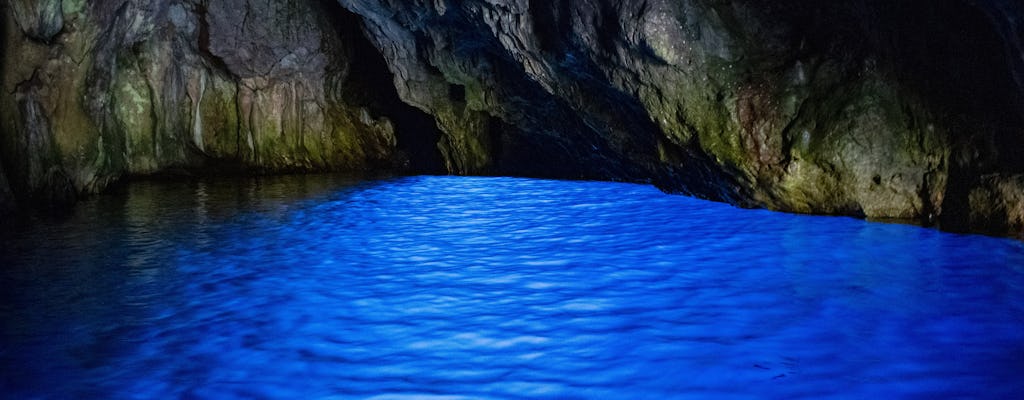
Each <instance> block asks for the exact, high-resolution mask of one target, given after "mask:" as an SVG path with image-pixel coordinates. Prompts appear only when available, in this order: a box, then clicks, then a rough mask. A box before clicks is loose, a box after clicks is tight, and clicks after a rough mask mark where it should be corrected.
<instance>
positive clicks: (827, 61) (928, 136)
mask: <svg viewBox="0 0 1024 400" xmlns="http://www.w3.org/2000/svg"><path fill="white" fill-rule="evenodd" d="M340 2H341V3H342V4H343V5H344V6H345V7H346V8H348V9H350V10H352V11H354V12H356V13H357V14H359V15H361V16H362V17H363V19H364V22H365V26H366V28H365V30H366V33H367V36H369V37H370V38H371V40H372V41H373V43H374V44H375V45H376V46H377V48H378V49H380V51H381V52H382V53H383V54H384V56H385V58H386V59H387V61H388V65H389V67H390V68H391V71H392V72H393V73H394V74H395V84H396V86H397V87H398V89H399V94H400V95H401V97H402V99H403V100H405V101H407V102H409V103H410V104H413V105H415V106H417V107H418V108H420V109H423V110H425V111H427V112H429V113H430V114H432V115H434V116H435V117H436V118H437V120H438V124H439V126H441V127H442V129H443V130H444V131H445V138H444V140H445V143H442V152H443V153H444V155H445V157H446V160H448V164H449V168H450V169H451V170H452V171H454V172H458V173H477V172H487V173H500V174H524V173H528V172H530V171H523V168H527V167H528V166H529V165H532V164H534V163H535V162H536V159H537V158H538V157H532V158H531V157H530V156H529V155H526V154H515V153H514V151H515V150H510V149H517V148H524V147H525V148H535V149H543V151H546V152H547V153H546V154H544V155H543V157H539V158H541V159H543V160H549V159H552V158H554V159H558V160H561V164H562V166H563V169H553V168H549V167H546V168H545V169H544V170H545V171H548V173H549V174H551V173H553V172H554V171H557V172H559V173H561V174H562V175H567V176H576V177H598V178H602V179H628V180H650V181H653V182H654V183H656V184H658V185H659V186H660V187H662V188H663V189H665V190H668V191H675V192H681V193H685V194H690V195H695V196H699V197H704V198H709V199H714V200H721V201H728V202H731V203H734V204H738V205H743V206H763V207H768V208H771V209H776V210H783V211H792V212H801V213H816V214H843V215H857V216H866V217H870V218H880V219H882V218H884V219H889V218H895V219H904V220H920V221H922V222H924V223H929V224H930V223H933V222H936V221H937V220H939V219H942V220H943V223H944V224H946V225H948V226H949V227H950V228H951V229H965V230H966V229H978V228H984V227H986V226H990V225H991V224H990V223H989V222H985V221H988V220H1002V217H1001V216H996V217H994V218H988V219H986V218H987V217H986V218H982V217H977V216H976V214H977V211H978V210H979V207H980V208H984V207H988V206H987V205H984V204H983V202H981V201H980V200H976V199H978V198H979V196H976V195H972V193H974V191H975V189H976V188H982V187H990V186H991V185H988V184H983V182H982V181H981V180H980V177H981V176H988V175H992V174H995V175H996V176H1001V177H1003V178H999V179H1004V180H1006V179H1010V180H1011V181H1012V179H1011V178H1010V177H1012V176H1014V174H1017V173H1019V172H1021V170H1022V167H1021V165H1020V160H1019V157H1018V156H1017V154H1019V151H1020V150H1022V149H1024V144H1022V141H1021V137H1022V136H1024V135H1022V133H1024V128H1022V127H1024V123H1022V122H1021V116H1022V114H1024V113H1022V110H1024V108H1022V107H1021V104H1024V103H1022V101H1021V99H1022V96H1021V93H1022V92H1024V90H1021V87H1020V86H1019V85H1018V84H1019V83H1020V81H1019V78H1020V76H1021V68H1020V60H1019V58H1020V57H1022V55H1024V52H1021V48H1020V38H1021V30H1020V25H1019V22H1018V21H1020V19H1021V16H1022V15H1024V11H1022V7H1021V6H1019V5H1017V3H1013V2H1008V1H1002V0H991V1H981V2H963V3H960V2H942V3H941V4H933V2H927V1H905V2H896V3H893V2H884V1H870V0H864V1H856V0H849V1H843V2H825V3H822V2H810V1H801V0H789V1H786V0H783V1H767V0H746V1H739V0H737V1H725V2H723V1H711V0H686V1H670V0H648V1H642V2H619V1H610V0H581V1H558V0H555V1H530V0H466V1H458V2H455V1H444V0H434V1H417V2H401V1H390V0H340ZM818 3H822V4H818ZM1015 82H1016V83H1015ZM566 110H568V111H566ZM550 115H554V116H555V120H554V121H552V120H550V119H546V118H548V116H550ZM486 119H492V120H494V119H497V120H498V121H500V123H499V124H498V125H499V126H500V127H501V128H500V129H494V123H493V122H492V123H489V124H488V123H484V122H483V121H485V120H486ZM538 138H543V140H544V141H545V143H531V141H536V140H538ZM527 152H528V151H527ZM953 162H956V163H958V164H957V165H955V166H951V163H953ZM566 166H572V168H568V169H566V168H565V167H566ZM951 167H953V168H952V176H951ZM986 182H987V181H986ZM999 187H1000V188H1007V187H1008V186H1006V185H1001V186H999ZM998 192H999V193H1011V192H1012V189H1005V190H1004V189H1000V190H999V191H998ZM948 197H955V199H953V200H952V201H951V203H953V206H952V207H950V209H949V210H945V209H944V205H945V203H946V202H947V198H948ZM988 198H991V199H993V201H1004V200H1005V201H1013V200H1012V196H1010V197H1007V196H1005V195H1003V196H1001V197H1000V196H989V197H988ZM997 198H998V199H1004V200H995V199H997ZM972 199H975V200H972ZM960 204H963V205H964V206H963V207H961V206H960ZM992 206H997V205H995V204H992ZM1001 207H1002V208H1003V209H1019V208H1020V207H1006V206H1001ZM972 212H974V214H972ZM1011 213H1012V212H1011ZM972 215H975V216H972ZM999 215H1001V214H999ZM983 220H985V221H983ZM1002 226H1005V224H1003V225H1002ZM997 229H998V228H997ZM1012 229H1018V230H1017V232H1019V228H1012Z"/></svg>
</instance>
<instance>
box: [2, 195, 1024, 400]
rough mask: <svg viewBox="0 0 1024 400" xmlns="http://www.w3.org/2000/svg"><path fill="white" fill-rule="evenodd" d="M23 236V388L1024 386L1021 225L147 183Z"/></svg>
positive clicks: (15, 363)
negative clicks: (954, 225)
mask: <svg viewBox="0 0 1024 400" xmlns="http://www.w3.org/2000/svg"><path fill="white" fill-rule="evenodd" d="M2 254H3V263H4V268H2V269H0V278H2V280H3V281H2V284H3V285H2V290H3V293H2V295H0V300H2V301H0V316H2V321H3V322H2V323H3V325H2V326H0V328H2V329H0V397H5V398H12V399H14V398H17V399H32V398H44V399H45V398H53V399H64V398H112V399H118V398H129V399H131V398H159V399H168V398H207V399H231V398H284V399H316V398H330V399H337V398H375V399H406V398H427V399H435V398H436V399H460V398H616V399H620V398H621V399H626V398H649V399H657V398H703V397H708V398H715V399H731V398H740V399H743V398H786V399H789V398H808V399H811V398H813V399H817V398H880V399H881V398H929V399H930V398H1015V397H1016V396H1019V395H1021V393H1024V246H1022V245H1021V243H1019V242H1015V241H1012V240H1004V239H997V238H989V237H981V236H959V235H952V234H945V233H940V232H937V231H934V230H928V229H922V228H918V227H913V226H904V225H892V224H879V223H868V222H864V221H859V220H854V219H847V218H824V217H808V216H794V215H786V214H777V213H771V212H766V211H750V210H739V209H735V208H732V207H729V206H726V205H722V204H715V203H708V202H702V201H698V200H693V199H689V198H685V197H679V196H667V195H663V194H662V193H660V192H658V191H657V190H655V189H653V188H650V187H646V186H639V185H628V184H615V183H595V182H557V181H542V180H526V179H504V178H452V177H416V178H400V179H391V180H382V181H371V182H353V181H346V180H344V179H342V178H332V177H305V178H295V177H293V178H274V179H263V180H260V181H254V182H247V183H241V184H239V183H227V182H217V181H211V182H203V183H173V184H169V183H162V184H157V183H139V184H134V185H132V186H130V187H128V188H127V189H125V190H124V193H121V194H117V195H111V196H104V197H101V198H98V199H95V200H92V201H89V202H87V203H85V204H83V205H82V206H81V207H80V208H78V209H77V211H76V213H75V214H74V215H73V216H71V218H70V219H69V220H67V221H63V222H59V223H58V222H49V223H41V224H40V225H39V226H38V227H37V228H35V229H32V230H29V231H23V232H20V233H19V234H17V235H16V236H14V237H8V238H5V242H4V243H3V253H2Z"/></svg>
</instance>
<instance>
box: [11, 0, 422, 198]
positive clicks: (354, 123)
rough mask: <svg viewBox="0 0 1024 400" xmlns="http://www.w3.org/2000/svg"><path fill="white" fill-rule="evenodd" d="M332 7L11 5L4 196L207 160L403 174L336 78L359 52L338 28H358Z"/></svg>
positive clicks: (242, 0)
mask: <svg viewBox="0 0 1024 400" xmlns="http://www.w3.org/2000/svg"><path fill="white" fill-rule="evenodd" d="M338 9H340V7H338V6H337V5H336V4H334V3H331V2H322V3H320V2H310V1H294V0H293V1H287V0H276V1H265V0H264V1H257V0H251V1H249V0H225V1H215V2H208V1H198V0H197V1H161V0H118V1H114V0H108V1H97V2H86V1H81V0H78V1H70V0H65V1H57V0H53V1H49V0H47V1H15V2H12V3H10V5H9V6H8V7H7V8H6V10H5V12H4V18H5V19H6V22H7V23H5V24H4V32H3V37H4V49H5V52H6V54H8V55H11V56H9V57H4V58H3V90H4V91H5V93H10V95H9V96H5V97H4V98H3V101H2V103H0V116H2V121H3V126H5V127H9V129H7V133H6V134H4V135H3V137H2V145H0V146H2V150H3V151H2V153H3V154H2V155H3V158H4V160H5V161H6V166H7V171H8V173H9V175H8V177H9V178H10V180H11V185H12V186H13V188H14V189H15V192H16V193H22V194H23V196H24V197H25V198H26V199H32V200H31V201H32V202H33V203H36V202H39V203H44V204H53V205H59V204H62V203H66V202H68V201H71V200H73V198H74V197H75V195H76V194H78V193H90V192H96V191H99V190H101V189H102V188H104V187H106V186H107V185H108V184H109V183H110V182H112V181H114V180H116V179H119V178H120V177H122V176H125V175H144V174H152V173H157V172H161V171H166V170H168V169H174V168H201V167H203V166H204V165H209V164H210V163H211V162H214V161H216V162H217V165H225V164H224V163H225V162H226V163H230V164H234V165H236V166H238V167H241V168H247V169H255V170H260V171H282V170H325V169H332V170H365V169H379V168H391V167H394V166H399V164H401V163H402V162H403V161H404V160H403V158H402V157H401V155H400V154H398V152H397V150H398V148H397V143H396V137H395V123H394V122H393V121H392V120H390V119H389V118H387V117H385V116H382V115H381V112H380V110H374V109H372V107H370V106H369V104H367V103H366V102H363V103H360V102H351V101H347V100H346V96H347V94H346V90H347V89H348V86H350V85H349V82H350V81H351V80H352V79H361V78H359V77H355V78H353V77H351V76H349V74H348V72H349V70H350V69H351V68H352V64H353V62H354V61H353V60H355V59H356V58H357V57H356V54H354V51H355V45H354V44H353V41H352V38H348V37H343V36H342V35H341V29H343V28H345V25H346V24H352V25H355V24H358V21H357V20H354V19H348V20H345V19H343V18H341V16H340V15H337V14H338ZM342 11H343V10H342ZM352 29H355V27H352ZM373 55H375V54H373ZM384 92H387V91H386V90H385V91H384Z"/></svg>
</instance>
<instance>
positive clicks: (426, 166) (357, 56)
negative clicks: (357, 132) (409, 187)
mask: <svg viewBox="0 0 1024 400" xmlns="http://www.w3.org/2000/svg"><path fill="white" fill-rule="evenodd" d="M320 5H321V7H322V10H323V11H324V15H326V16H327V17H328V18H330V19H331V20H332V23H331V26H333V27H335V29H336V30H337V34H338V35H339V37H341V38H342V39H343V40H347V41H348V44H349V46H350V50H351V52H350V54H349V57H350V60H349V61H350V62H351V65H350V69H349V71H348V76H347V78H346V80H345V82H343V83H342V84H341V87H342V93H341V95H342V97H343V98H344V99H345V100H346V101H348V102H351V103H353V104H358V105H360V106H363V107H366V108H368V109H369V110H370V113H371V115H372V116H373V117H374V118H379V117H382V116H387V117H388V118H389V119H391V121H392V122H393V123H394V124H395V136H396V137H397V139H398V149H399V151H401V152H402V153H404V154H405V156H406V157H408V161H409V165H408V172H410V173H416V174H440V173H444V172H445V169H444V163H443V162H442V161H441V152H440V150H439V149H438V148H437V143H438V141H439V140H440V139H441V131H440V129H438V128H437V123H436V122H435V121H434V118H433V117H431V116H430V115H428V114H427V113H425V112H423V111H421V110H419V109H417V108H416V107H413V106H411V105H409V104H406V103H405V102H403V101H402V99H401V98H399V96H398V91H397V90H396V89H395V84H394V76H393V75H392V74H391V72H390V70H389V69H388V66H387V63H386V62H385V61H384V56H383V55H381V54H380V52H379V51H378V50H377V48H376V47H374V46H373V44H372V43H370V40H369V39H367V38H366V35H365V34H364V33H363V26H362V19H361V18H360V17H359V16H358V15H356V14H354V13H352V12H351V11H349V10H347V9H345V8H344V7H342V6H341V5H340V4H338V2H337V1H335V0H320Z"/></svg>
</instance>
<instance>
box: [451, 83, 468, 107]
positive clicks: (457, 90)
mask: <svg viewBox="0 0 1024 400" xmlns="http://www.w3.org/2000/svg"><path fill="white" fill-rule="evenodd" d="M448 98H450V99H452V101H453V102H455V103H458V104H464V103H465V102H466V87H465V86H462V85H456V84H449V85H448Z"/></svg>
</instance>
